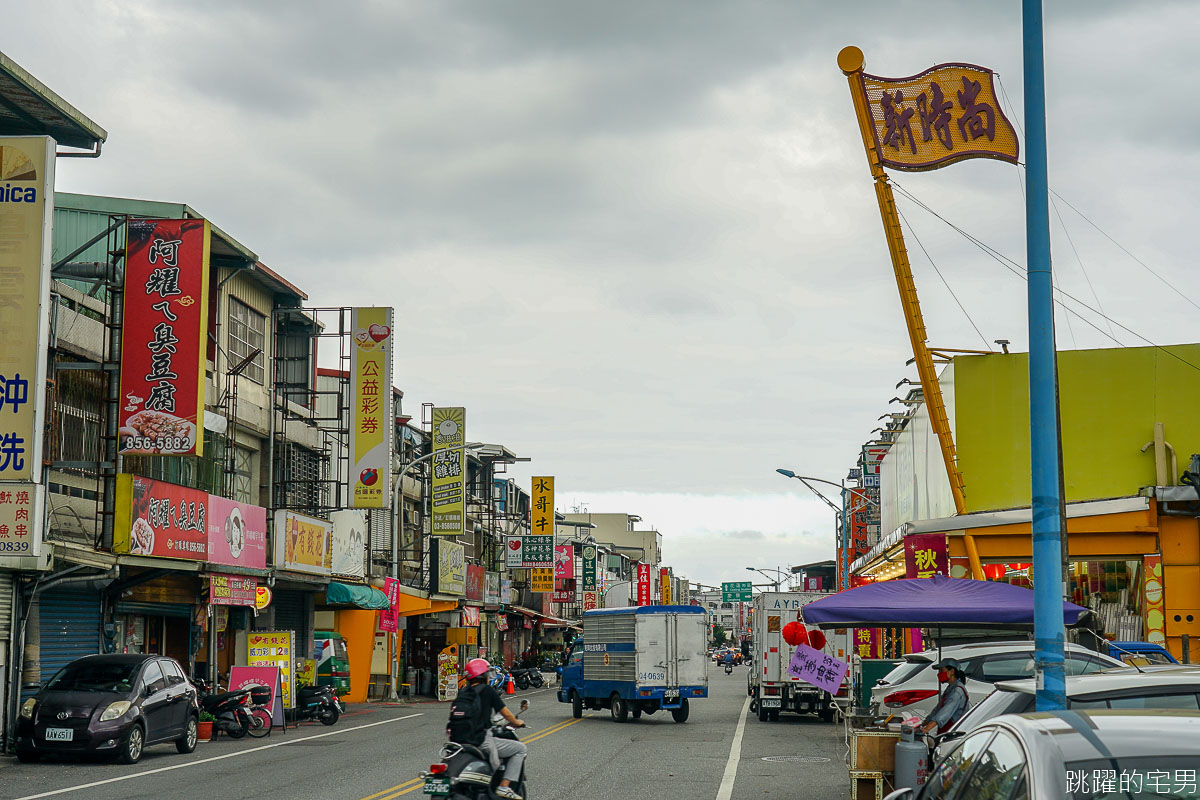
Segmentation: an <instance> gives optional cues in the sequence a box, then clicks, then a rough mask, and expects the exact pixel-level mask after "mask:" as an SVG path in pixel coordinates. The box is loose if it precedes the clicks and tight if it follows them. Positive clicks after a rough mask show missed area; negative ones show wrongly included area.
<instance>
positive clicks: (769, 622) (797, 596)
mask: <svg viewBox="0 0 1200 800" xmlns="http://www.w3.org/2000/svg"><path fill="white" fill-rule="evenodd" d="M830 594H833V593H832V592H763V593H762V594H759V595H757V596H756V597H755V598H754V627H753V631H754V634H753V635H754V644H753V648H752V651H751V659H750V663H749V672H748V674H747V676H746V681H747V686H746V691H747V693H748V694H749V695H750V697H751V698H753V700H752V702H751V706H750V707H751V710H752V711H755V712H757V713H758V719H759V721H760V722H766V721H767V720H770V721H771V722H775V721H776V720H778V719H779V712H780V711H794V712H796V713H798V714H816V715H817V716H818V717H820V718H821V719H822V720H823V721H825V722H830V721H832V720H833V711H834V709H833V696H832V695H830V694H829V692H826V691H824V690H822V689H818V688H817V687H816V686H813V685H812V684H811V683H807V682H805V681H802V680H800V679H798V678H794V677H792V676H791V675H789V674H788V671H787V668H788V662H790V661H791V660H792V651H793V650H794V649H795V648H793V647H792V646H790V645H789V644H788V643H787V642H785V641H784V640H783V627H784V626H785V625H787V624H788V623H789V622H796V621H798V620H800V609H801V608H803V607H804V606H805V605H807V604H808V603H811V602H812V601H814V600H820V599H821V598H822V597H828V596H829V595H830ZM801 622H802V621H801ZM848 648H849V639H848V637H847V634H845V633H842V634H836V633H835V632H833V631H830V632H829V633H828V634H827V640H826V643H825V649H824V652H825V653H827V654H828V655H831V656H834V657H835V658H837V659H839V660H841V661H847V660H848V659H849V649H848ZM843 685H844V684H843Z"/></svg>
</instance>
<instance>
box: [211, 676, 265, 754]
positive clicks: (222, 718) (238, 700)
mask: <svg viewBox="0 0 1200 800" xmlns="http://www.w3.org/2000/svg"><path fill="white" fill-rule="evenodd" d="M192 683H194V684H195V685H196V692H197V699H198V700H199V701H200V708H201V710H203V711H207V712H208V713H209V714H212V715H213V717H215V718H216V721H215V722H213V730H217V731H223V732H225V733H226V734H228V735H229V738H230V739H240V738H242V737H243V736H245V735H246V734H247V733H249V734H251V735H252V736H264V735H266V734H267V733H268V732H269V731H270V728H267V727H266V726H265V725H264V723H263V720H262V719H261V718H259V717H258V716H257V715H253V714H251V713H250V703H251V698H250V691H251V690H250V689H238V690H237V691H233V692H222V691H221V687H220V686H219V685H218V686H216V687H215V688H214V687H213V686H212V684H210V683H209V682H208V681H206V680H204V679H203V678H197V679H196V680H194V681H192Z"/></svg>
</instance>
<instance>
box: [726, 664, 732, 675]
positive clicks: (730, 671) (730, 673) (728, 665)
mask: <svg viewBox="0 0 1200 800" xmlns="http://www.w3.org/2000/svg"><path fill="white" fill-rule="evenodd" d="M725 674H726V675H732V674H733V664H726V665H725Z"/></svg>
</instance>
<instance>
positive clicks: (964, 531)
mask: <svg viewBox="0 0 1200 800" xmlns="http://www.w3.org/2000/svg"><path fill="white" fill-rule="evenodd" d="M1152 493H1153V490H1147V494H1148V495H1149V494H1152ZM1160 510H1161V504H1160V503H1159V502H1158V501H1157V500H1155V499H1152V497H1150V496H1139V497H1126V498H1118V499H1114V500H1100V501H1092V502H1084V503H1071V504H1069V505H1068V506H1067V533H1068V536H1067V559H1066V560H1067V569H1068V572H1067V575H1066V579H1067V581H1068V584H1069V591H1070V593H1071V600H1072V601H1073V602H1075V603H1078V604H1079V605H1084V606H1087V607H1089V608H1091V609H1092V610H1093V611H1094V612H1095V614H1096V616H1097V619H1098V622H1099V626H1100V630H1101V632H1102V634H1103V635H1105V636H1106V637H1107V638H1110V639H1118V640H1126V641H1150V642H1155V643H1158V644H1164V645H1166V646H1168V648H1169V649H1170V650H1171V651H1172V652H1173V653H1174V654H1175V655H1176V657H1177V658H1179V657H1181V656H1182V634H1183V633H1189V621H1188V620H1187V614H1188V613H1192V612H1191V609H1193V608H1194V607H1195V606H1194V605H1193V604H1196V603H1197V598H1196V594H1197V589H1195V588H1194V587H1195V586H1196V577H1197V576H1196V573H1197V572H1200V568H1198V567H1196V566H1195V564H1196V562H1197V559H1196V550H1197V544H1196V531H1197V527H1196V519H1195V518H1193V517H1183V516H1167V515H1164V514H1162V513H1160ZM1029 519H1030V511H1029V510H1028V509H1015V510H1011V511H997V512H986V513H978V514H966V515H963V516H961V517H949V518H946V519H940V520H925V521H920V522H911V523H906V524H905V525H903V526H902V527H901V528H900V530H898V531H896V532H895V533H893V534H892V535H891V536H889V537H888V538H887V539H885V540H884V541H882V542H880V543H879V544H878V545H877V546H876V547H875V548H873V549H872V550H871V551H870V552H868V553H867V554H866V555H865V556H863V557H862V558H860V559H859V560H858V561H856V562H855V563H854V564H853V565H852V568H851V569H852V575H853V576H854V577H855V578H856V579H859V580H867V581H879V580H893V579H897V578H904V577H906V576H907V577H926V576H927V575H928V574H932V573H925V572H921V571H919V570H918V571H916V573H915V574H914V573H913V569H912V567H913V557H912V555H911V554H910V555H909V556H908V558H907V559H906V554H905V542H906V541H908V542H909V544H910V549H911V544H912V542H913V541H914V540H916V539H921V540H923V541H925V542H927V543H928V542H932V543H933V546H932V547H931V548H930V549H929V550H927V551H926V552H930V553H932V551H933V549H934V548H936V549H939V550H942V551H943V552H944V553H945V555H946V557H947V558H946V566H945V568H944V570H945V571H943V569H941V568H938V569H935V570H934V572H936V573H939V574H947V573H948V574H949V575H950V576H951V577H961V578H967V577H972V576H973V573H974V572H976V571H978V572H979V573H980V574H981V576H982V577H983V579H985V580H991V581H1002V582H1006V583H1011V584H1015V585H1020V586H1027V587H1032V585H1033V582H1034V581H1035V580H1036V579H1037V575H1036V573H1035V571H1034V570H1033V567H1032V564H1031V561H1032V535H1031V532H1030V522H1029ZM939 541H941V542H944V544H940V545H939V544H938V542H939ZM973 554H974V556H973ZM939 560H940V559H939V558H937V557H936V556H935V555H932V554H931V555H930V556H928V558H927V559H926V561H925V564H926V565H933V564H934V563H936V562H938V561H939ZM972 561H975V562H976V567H975V569H974V570H973V569H972V567H971V562H972ZM906 567H907V570H906ZM1189 580H1190V581H1191V583H1190V584H1189V583H1188V581H1189ZM1176 616H1178V617H1179V619H1178V620H1176V619H1174V617H1176ZM1081 643H1083V644H1087V645H1089V646H1094V644H1095V643H1094V642H1081ZM885 650H886V648H885ZM888 654H889V653H887V652H884V653H881V655H888Z"/></svg>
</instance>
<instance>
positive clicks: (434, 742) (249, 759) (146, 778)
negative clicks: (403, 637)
mask: <svg viewBox="0 0 1200 800" xmlns="http://www.w3.org/2000/svg"><path fill="white" fill-rule="evenodd" d="M709 686H710V697H709V698H708V699H707V700H703V701H698V702H695V703H694V704H693V705H692V710H691V718H690V719H689V720H688V722H686V723H683V724H676V723H675V722H674V721H673V720H672V719H671V717H670V715H669V714H662V713H659V714H655V715H654V716H643V717H642V718H641V720H639V721H637V722H633V721H632V720H630V721H629V722H626V723H625V724H623V725H622V724H617V723H615V722H613V721H612V720H611V719H610V718H609V715H608V712H607V711H588V712H585V714H584V718H583V719H581V720H574V719H572V717H571V712H570V707H569V706H568V705H566V704H565V703H559V702H557V701H556V700H555V698H554V693H553V690H552V689H543V690H533V691H529V692H520V693H518V696H517V697H516V698H514V700H519V699H520V698H521V697H528V698H529V700H530V704H531V707H530V709H529V711H527V712H526V713H525V715H524V717H523V718H524V719H525V720H526V722H527V723H528V726H529V727H528V728H527V729H526V730H524V731H521V732H520V736H521V739H522V740H523V741H525V742H526V743H528V745H529V760H528V762H527V764H528V770H529V776H530V779H529V783H530V786H529V796H530V797H531V798H533V800H549V798H556V799H557V798H580V800H593V799H595V800H648V799H649V798H653V800H708V798H713V800H730V798H739V800H740V799H741V798H745V797H772V796H773V797H787V798H822V800H824V798H836V797H846V796H848V794H849V791H848V780H847V777H846V770H845V767H844V766H843V754H844V752H845V747H844V745H843V743H842V729H841V726H840V725H831V724H825V723H821V722H820V721H818V720H817V719H816V717H799V716H796V715H794V714H785V715H783V716H782V717H781V718H780V720H779V721H778V722H776V723H763V722H759V721H758V719H757V717H755V716H752V715H750V714H749V712H748V709H747V697H746V673H745V669H744V668H742V667H738V668H736V669H735V670H734V673H733V675H728V676H727V675H725V672H724V670H723V669H722V668H719V667H715V666H713V667H711V668H710V672H709ZM513 705H514V706H515V705H516V703H515V702H514V703H513ZM446 715H447V705H446V704H443V703H415V704H412V705H398V706H384V705H379V704H372V705H370V706H362V707H358V708H356V709H353V710H352V711H351V712H350V713H348V714H346V715H345V716H343V717H342V719H341V721H339V722H338V724H337V725H335V726H333V727H324V726H322V725H319V724H305V725H302V726H300V727H299V728H292V729H289V730H288V731H287V732H286V733H279V732H273V733H272V734H271V735H270V736H269V737H267V738H264V739H258V740H254V739H243V740H241V741H233V740H230V739H228V738H226V737H220V738H218V739H217V740H216V741H213V742H209V743H202V744H201V745H199V746H198V747H197V749H196V752H195V753H192V754H191V755H187V756H181V755H179V754H178V753H176V752H175V748H174V746H172V745H167V746H159V747H154V748H150V749H148V750H147V751H146V753H145V755H144V756H143V757H142V760H141V761H140V762H139V763H137V764H135V765H132V766H122V765H119V764H113V763H108V762H98V761H84V760H81V761H57V762H43V763H39V764H20V763H18V762H17V761H16V760H15V759H13V758H11V757H3V758H0V798H2V799H3V800H17V799H18V798H19V799H20V800H35V798H67V800H72V798H78V800H83V799H84V798H87V800H109V799H110V798H111V799H112V800H116V799H117V798H121V799H126V798H128V800H136V799H138V798H146V800H151V799H153V800H161V798H176V797H204V798H234V800H238V799H240V798H252V797H267V796H272V797H277V798H287V800H393V798H397V797H402V796H405V795H408V796H410V797H411V798H413V800H416V798H420V797H423V796H424V795H422V794H421V784H420V782H419V781H417V780H416V777H417V775H418V773H419V772H420V771H421V770H422V769H426V768H428V765H429V764H430V762H431V761H432V760H434V759H435V758H436V754H437V751H438V748H439V747H440V745H441V742H442V741H443V740H444V738H445V731H444V728H445V722H446Z"/></svg>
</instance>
